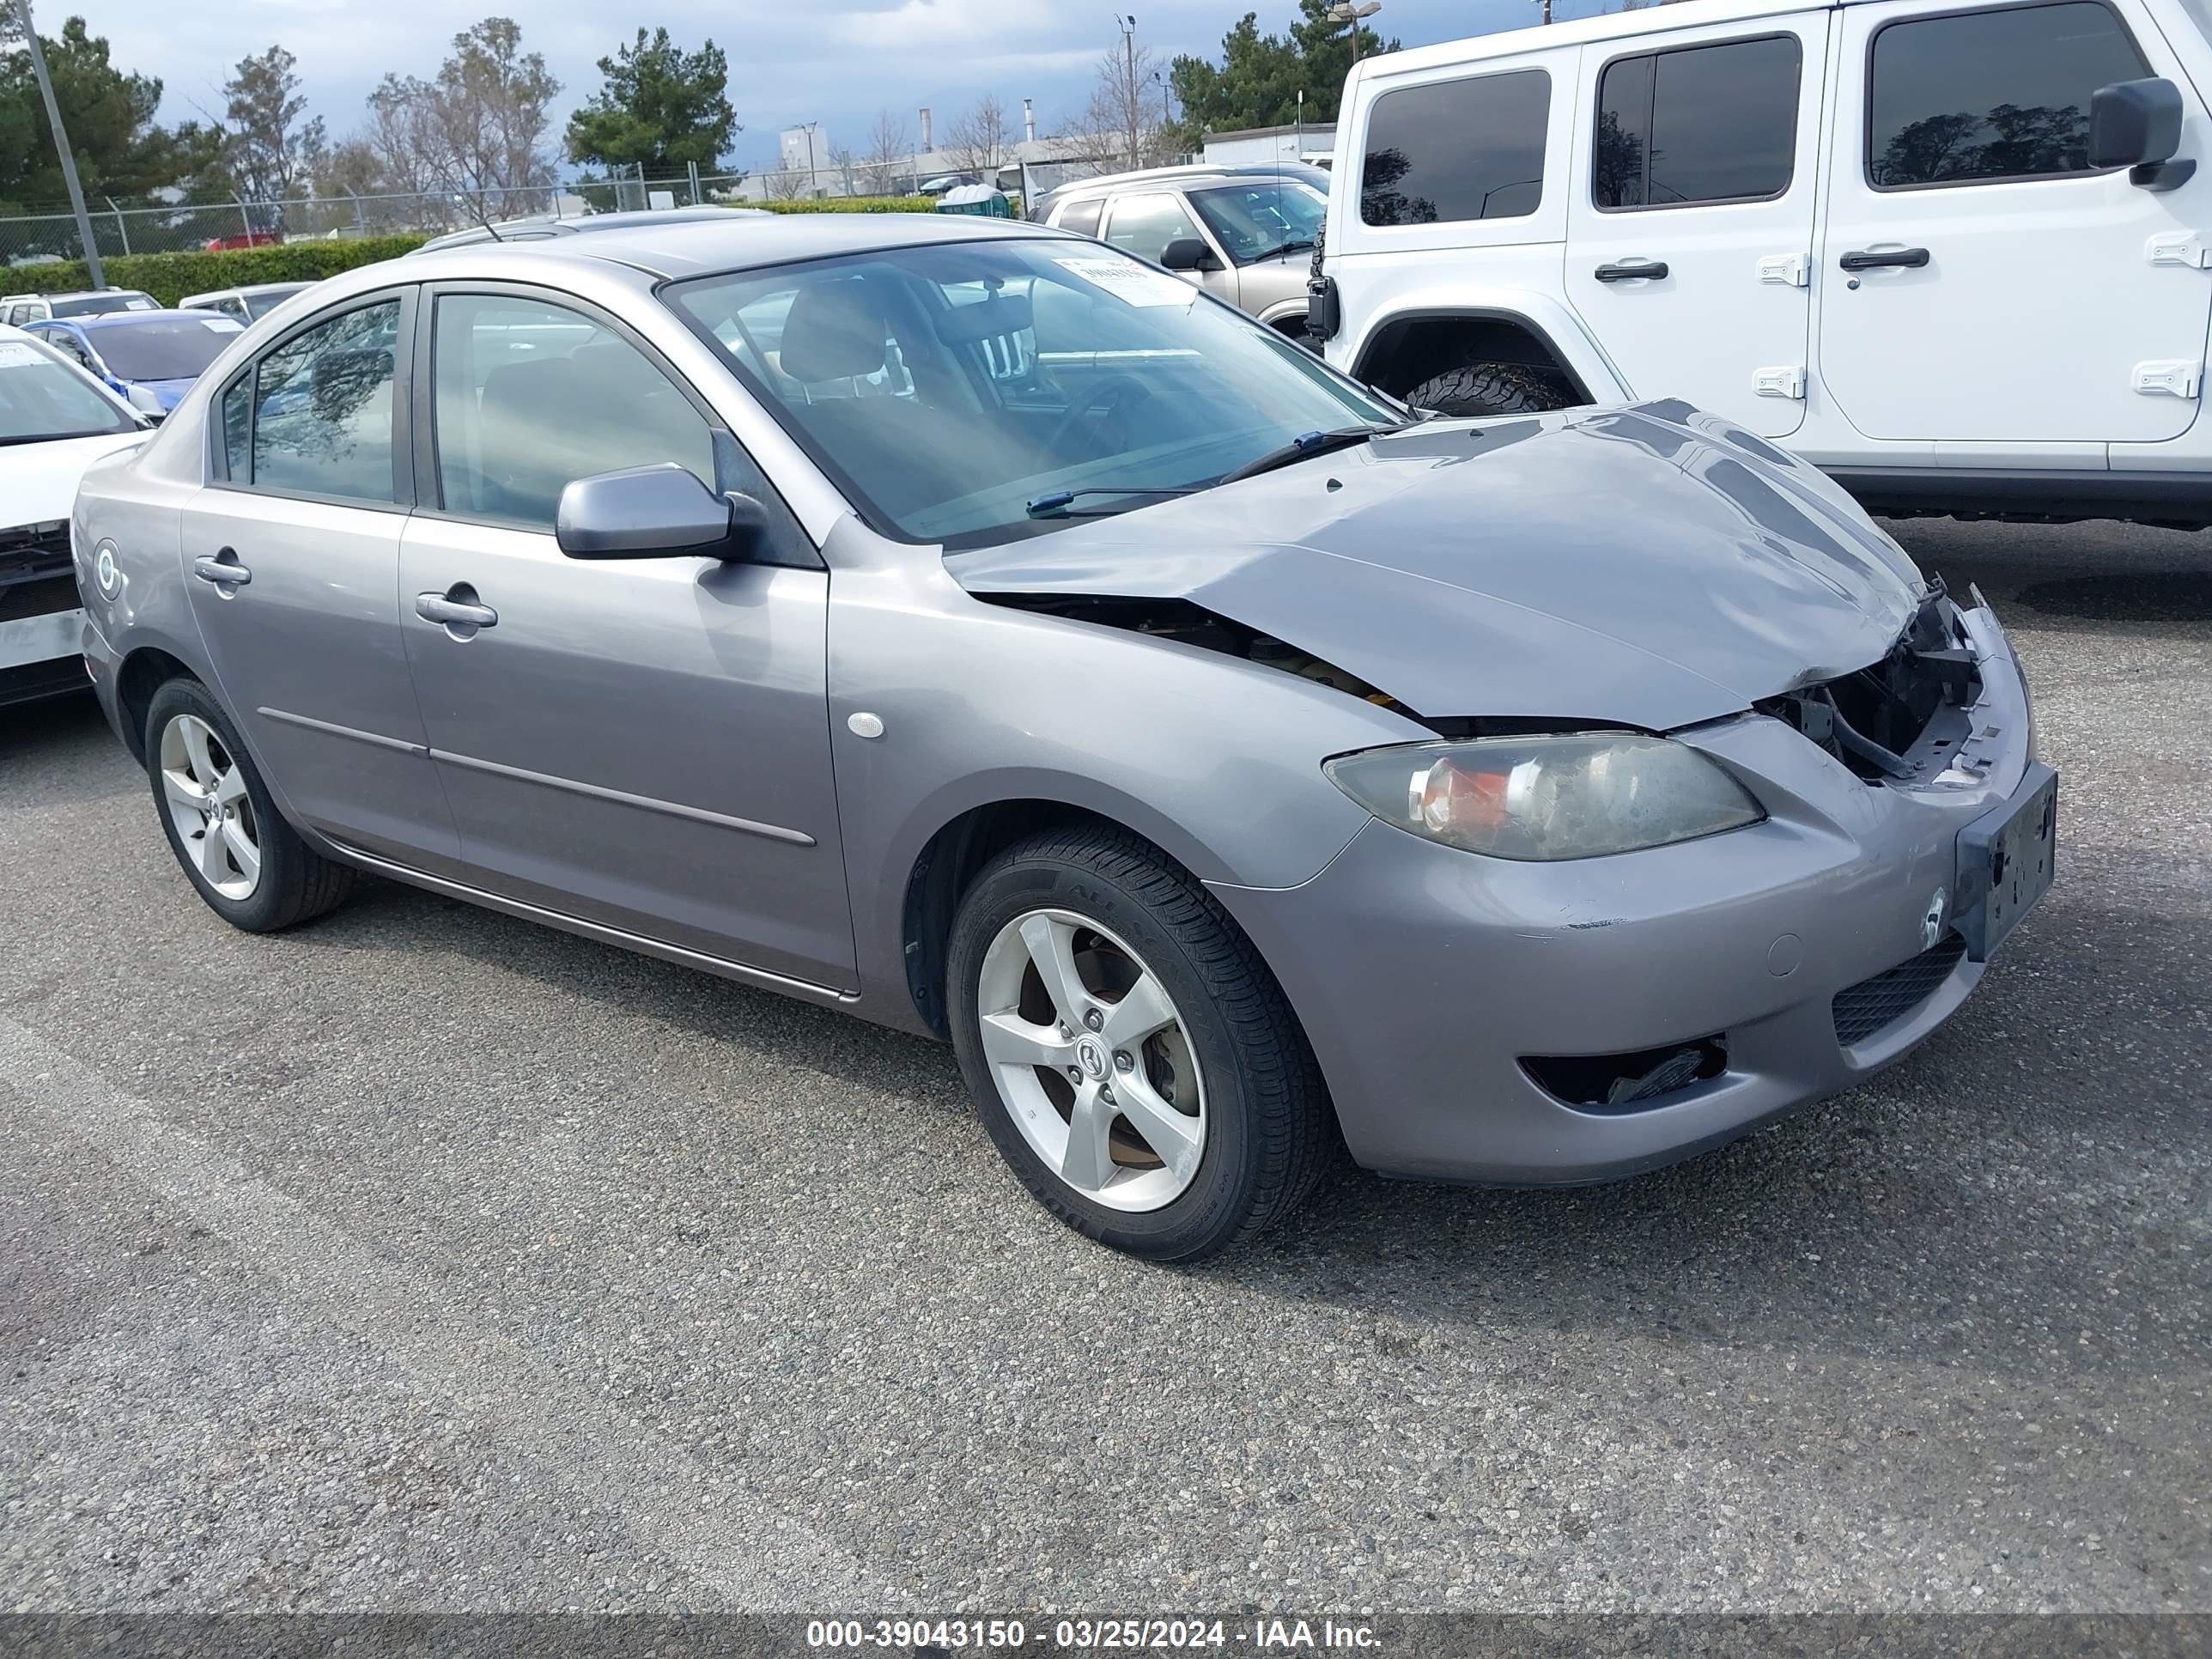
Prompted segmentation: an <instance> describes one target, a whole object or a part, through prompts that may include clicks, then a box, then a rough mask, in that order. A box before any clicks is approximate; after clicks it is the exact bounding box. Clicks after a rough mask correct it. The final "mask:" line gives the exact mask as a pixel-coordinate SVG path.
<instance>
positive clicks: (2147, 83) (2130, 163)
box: [2089, 77, 2196, 190]
mask: <svg viewBox="0 0 2212 1659" xmlns="http://www.w3.org/2000/svg"><path fill="white" fill-rule="evenodd" d="M2181 120H2182V101H2181V88H2179V87H2177V86H2175V85H2174V84H2173V82H2171V81H2166V80H2160V79H2158V78H2156V77H2152V78H2150V79H2147V80H2142V81H2117V82H2113V83H2112V85H2111V86H2109V87H2100V88H2097V90H2096V91H2095V92H2094V93H2093V94H2091V96H2090V99H2089V165H2090V166H2091V167H2131V168H2134V169H2135V170H2136V173H2135V176H2134V179H2133V182H2135V183H2136V184H2138V185H2148V186H2149V187H2150V188H2152V189H2154V190H2155V189H2160V188H2164V189H2168V190H2170V189H2172V187H2173V185H2177V184H2179V183H2180V182H2181V179H2172V180H2171V181H2170V182H2168V181H2166V179H2164V178H2163V177H2162V176H2161V174H2162V171H2163V167H2162V164H2164V163H2166V162H2168V161H2172V156H2173V152H2174V151H2176V150H2177V149H2180V148H2181ZM2189 170H2190V172H2191V173H2193V172H2195V171H2196V169H2195V167H2193V166H2192V167H2190V169H2189ZM2183 176H2184V177H2186V176H2187V175H2186V174H2184V175H2183Z"/></svg>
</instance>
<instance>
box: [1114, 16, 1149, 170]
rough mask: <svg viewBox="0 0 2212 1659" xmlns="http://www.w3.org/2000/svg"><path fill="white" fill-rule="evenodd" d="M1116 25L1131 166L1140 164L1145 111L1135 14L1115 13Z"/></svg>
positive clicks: (1122, 97)
mask: <svg viewBox="0 0 2212 1659" xmlns="http://www.w3.org/2000/svg"><path fill="white" fill-rule="evenodd" d="M1114 27H1115V28H1117V29H1119V30H1121V106H1122V108H1123V109H1125V110H1126V111H1127V112H1128V116H1129V167H1130V170H1131V171H1132V172H1133V171H1135V170H1136V167H1137V166H1138V156H1137V137H1138V135H1137V129H1138V127H1139V125H1141V124H1142V120H1143V112H1142V111H1141V109H1140V108H1139V105H1138V100H1139V98H1140V97H1141V96H1142V95H1143V94H1141V93H1140V92H1139V90H1138V87H1137V19H1136V16H1135V15H1134V14H1131V15H1127V16H1125V15H1122V14H1121V13H1120V12H1118V11H1117V12H1115V14H1114Z"/></svg>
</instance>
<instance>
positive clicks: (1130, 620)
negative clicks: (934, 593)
mask: <svg viewBox="0 0 2212 1659" xmlns="http://www.w3.org/2000/svg"><path fill="white" fill-rule="evenodd" d="M975 597H976V598H978V599H981V600H983V601H984V602H985V603H986V604H988V605H1009V606H1012V607H1013V608H1014V609H1016V610H1020V611H1042V612H1043V613H1044V614H1045V615H1047V616H1052V617H1066V619H1067V620H1068V621H1070V622H1080V623H1091V624H1093V625H1094V626H1097V627H1099V628H1118V629H1121V630H1122V631H1123V632H1125V633H1129V634H1140V635H1144V636H1145V637H1146V638H1148V639H1156V640H1173V641H1176V643H1177V644H1179V645H1189V646H1195V647H1198V648H1199V649H1200V650H1201V651H1218V652H1219V653H1222V655H1224V656H1227V657H1241V658H1242V659H1243V660H1245V661H1246V662H1250V663H1257V664H1258V665H1260V666H1261V667H1262V668H1273V669H1275V670H1276V671H1279V672H1281V673H1285V674H1294V675H1296V676H1297V678H1300V679H1304V680H1311V681H1313V682H1314V684H1316V685H1326V686H1328V687H1329V688H1330V689H1332V690H1337V691H1341V692H1343V693H1344V694H1345V696H1348V697H1357V698H1358V699H1359V700H1360V701H1361V702H1371V703H1373V704H1374V705H1375V706H1376V708H1388V709H1389V710H1391V711H1392V712H1393V713H1394V714H1403V715H1405V716H1406V717H1407V719H1408V720H1420V719H1421V717H1420V716H1419V714H1415V713H1414V712H1413V710H1412V709H1410V708H1407V707H1406V705H1405V704H1403V703H1401V702H1399V701H1398V700H1397V699H1396V698H1395V697H1393V696H1389V694H1388V693H1387V692H1383V691H1378V690H1376V689H1375V688H1374V687H1373V686H1371V685H1370V684H1367V682H1366V681H1364V680H1363V679H1359V678H1357V677H1355V676H1353V675H1351V674H1348V673H1346V671H1344V670H1343V669H1341V668H1339V667H1337V666H1336V665H1334V663H1329V662H1324V661H1323V660H1322V659H1321V658H1319V657H1316V656H1315V655H1313V654H1312V653H1310V652H1305V651H1301V650H1299V649H1298V647H1296V646H1294V645H1291V644H1289V643H1288V642H1286V641H1282V640H1279V639H1276V638H1275V637H1274V636H1273V635H1268V634H1262V633H1261V632H1260V631H1259V629H1255V628H1247V627H1246V626H1245V625H1244V624H1243V623H1240V622H1234V621H1231V619H1230V618H1229V617H1224V616H1222V615H1220V614H1218V612H1216V611H1208V610H1207V609H1206V607H1205V606H1204V605H1194V604H1193V603H1192V602H1191V601H1190V600H1188V599H1097V598H1091V597H1089V596H1087V595H1077V596H1069V595H1062V594H1037V593H979V594H977V595H976V596H975ZM1427 723H1428V722H1424V724H1427Z"/></svg>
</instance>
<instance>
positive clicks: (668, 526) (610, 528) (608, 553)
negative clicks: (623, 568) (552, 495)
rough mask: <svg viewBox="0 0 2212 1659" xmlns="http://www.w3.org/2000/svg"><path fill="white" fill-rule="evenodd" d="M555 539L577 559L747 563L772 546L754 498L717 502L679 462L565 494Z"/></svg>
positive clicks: (586, 481)
mask: <svg viewBox="0 0 2212 1659" xmlns="http://www.w3.org/2000/svg"><path fill="white" fill-rule="evenodd" d="M553 535H554V539H555V540H556V542H557V543H558V544H560V548H561V550H562V552H563V553H565V554H567V555H568V556H569V557H570V558H572V559H665V558H673V557H677V556H683V555H690V556H692V557H695V558H708V559H726V560H733V561H734V560H742V559H750V558H751V557H752V556H754V555H755V554H757V552H759V550H761V548H762V546H763V544H764V543H765V542H766V541H767V539H768V513H767V511H766V510H765V509H764V508H763V507H762V506H761V504H760V503H759V502H758V501H755V500H754V499H753V498H752V497H751V496H750V495H737V494H734V493H732V494H731V495H716V494H715V493H714V491H713V490H711V489H708V488H707V486H706V485H704V484H702V483H700V482H699V480H698V479H697V478H696V477H693V476H692V475H691V474H690V472H689V471H686V470H685V469H684V468H683V467H680V466H678V465H676V464H675V463H674V462H672V461H668V462H663V463H661V464H660V465H657V466H633V467H626V468H624V469H623V471H619V472H601V473H599V474H597V475H596V476H594V477H589V478H578V479H575V480H574V481H573V482H572V483H570V484H569V485H568V488H567V489H563V490H562V492H561V506H560V510H559V512H558V513H557V514H556V517H555V519H554V523H553Z"/></svg>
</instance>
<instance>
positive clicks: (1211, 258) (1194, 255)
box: [1160, 236, 1221, 270]
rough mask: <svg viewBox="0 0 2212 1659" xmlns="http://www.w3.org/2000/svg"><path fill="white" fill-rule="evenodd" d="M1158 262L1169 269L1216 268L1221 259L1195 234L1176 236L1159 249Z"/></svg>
mask: <svg viewBox="0 0 2212 1659" xmlns="http://www.w3.org/2000/svg"><path fill="white" fill-rule="evenodd" d="M1160 263H1161V264H1164V265H1165V266H1166V267H1167V268H1168V269H1169V270H1220V269H1221V260H1220V259H1219V258H1218V256H1217V255H1216V254H1215V253H1214V252H1213V250H1212V248H1210V247H1208V246H1206V244H1205V243H1203V242H1201V241H1200V240H1198V238H1197V237H1195V236H1178V237H1176V239H1175V240H1173V241H1172V242H1170V243H1169V244H1168V245H1167V246H1165V247H1164V248H1162V249H1161V250H1160Z"/></svg>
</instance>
